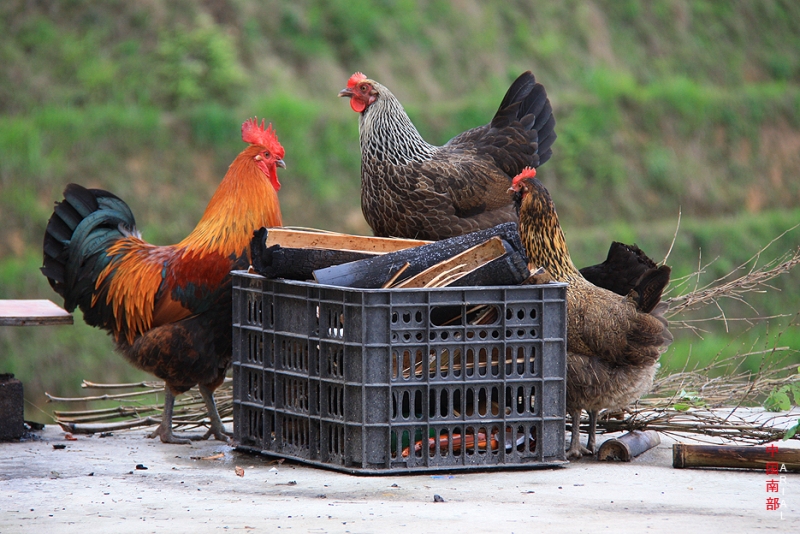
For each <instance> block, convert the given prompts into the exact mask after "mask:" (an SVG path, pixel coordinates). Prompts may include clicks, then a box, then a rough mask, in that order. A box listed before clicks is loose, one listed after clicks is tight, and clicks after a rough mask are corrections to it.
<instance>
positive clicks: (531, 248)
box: [512, 175, 672, 458]
mask: <svg viewBox="0 0 800 534" xmlns="http://www.w3.org/2000/svg"><path fill="white" fill-rule="evenodd" d="M512 189H513V190H514V200H515V205H516V206H517V208H518V210H519V216H520V234H521V237H522V241H523V244H524V245H525V250H526V252H527V254H528V259H529V261H530V264H531V265H532V266H533V267H543V268H544V269H545V270H546V271H547V273H548V274H549V275H550V277H551V278H552V279H553V280H555V281H560V282H568V283H569V286H568V288H567V411H568V413H570V415H571V419H572V442H571V446H570V451H569V456H570V457H571V458H579V457H580V456H581V455H582V454H585V453H588V452H593V448H594V441H595V431H594V424H595V422H596V418H597V414H598V412H599V411H600V410H603V409H619V408H623V407H625V406H627V405H628V404H629V403H631V402H634V401H636V400H637V399H638V398H639V397H640V396H641V395H643V394H644V393H646V392H647V390H648V389H649V388H650V387H651V385H652V382H653V376H654V374H655V371H656V368H657V365H658V358H659V356H660V355H661V353H662V352H663V351H664V350H665V349H666V348H667V347H668V346H669V344H670V343H671V342H672V334H671V333H670V332H669V329H668V328H667V321H666V319H665V318H664V312H665V311H666V304H664V303H659V301H660V298H661V294H662V292H663V290H664V288H665V287H666V285H667V283H668V282H669V273H670V269H669V267H667V266H661V267H654V268H652V269H650V270H649V271H648V275H647V276H640V277H639V279H638V280H637V282H636V284H635V287H634V288H633V289H631V290H630V291H629V292H628V294H627V295H619V294H617V293H614V292H612V291H609V290H607V289H603V288H601V287H597V286H595V285H594V284H592V283H590V282H589V281H587V280H586V279H585V278H584V276H583V275H582V274H581V272H580V271H578V269H577V268H575V265H574V264H573V263H572V259H571V258H570V255H569V250H568V248H567V243H566V239H565V237H564V232H563V231H562V229H561V226H560V224H559V222H558V215H557V213H556V209H555V205H554V204H553V201H552V199H551V197H550V194H549V193H548V191H547V189H546V188H545V187H544V186H543V185H542V184H541V182H539V181H538V180H537V179H535V178H533V177H526V176H524V175H523V176H520V177H517V178H515V179H514V182H513V186H512ZM649 273H654V274H652V275H651V274H649ZM640 294H646V295H648V296H647V299H645V300H644V301H643V300H642V299H641V298H640ZM653 301H655V304H653ZM581 410H586V411H587V412H588V413H589V416H590V432H589V446H588V448H583V447H581V446H580V441H579V439H578V436H579V434H578V422H579V420H580V413H581Z"/></svg>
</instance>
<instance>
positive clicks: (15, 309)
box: [0, 299, 72, 326]
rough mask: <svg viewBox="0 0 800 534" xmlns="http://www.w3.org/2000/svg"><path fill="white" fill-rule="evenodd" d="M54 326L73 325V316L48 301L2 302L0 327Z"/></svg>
mask: <svg viewBox="0 0 800 534" xmlns="http://www.w3.org/2000/svg"><path fill="white" fill-rule="evenodd" d="M54 324H72V314H71V313H69V312H68V311H67V310H65V309H63V308H61V307H60V306H58V305H56V304H55V303H54V302H52V301H49V300H46V299H41V300H0V326H40V325H54Z"/></svg>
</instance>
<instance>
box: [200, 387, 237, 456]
mask: <svg viewBox="0 0 800 534" xmlns="http://www.w3.org/2000/svg"><path fill="white" fill-rule="evenodd" d="M199 389H200V395H202V396H203V401H205V403H206V410H208V418H209V419H210V420H211V426H210V427H209V429H208V432H206V433H205V435H204V436H203V439H208V438H209V437H211V436H214V438H216V439H217V440H219V441H224V442H225V443H230V441H231V435H230V434H228V433H227V432H225V426H224V425H223V424H222V418H220V416H219V412H218V411H217V403H216V402H215V401H214V393H213V392H212V391H211V390H210V389H209V388H208V387H207V386H204V385H202V384H201V385H200V386H199Z"/></svg>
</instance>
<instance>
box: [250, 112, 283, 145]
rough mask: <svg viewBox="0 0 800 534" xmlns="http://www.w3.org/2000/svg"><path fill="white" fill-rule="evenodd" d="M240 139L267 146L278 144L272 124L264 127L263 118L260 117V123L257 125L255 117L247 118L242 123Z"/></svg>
mask: <svg viewBox="0 0 800 534" xmlns="http://www.w3.org/2000/svg"><path fill="white" fill-rule="evenodd" d="M242 141H244V142H245V143H250V144H251V145H260V146H265V147H269V148H274V147H275V146H276V145H277V146H280V143H278V136H277V135H276V134H275V130H273V129H272V124H270V125H269V126H267V128H266V129H264V119H261V125H259V124H258V118H257V117H253V118H252V119H247V120H246V121H244V123H243V124H242Z"/></svg>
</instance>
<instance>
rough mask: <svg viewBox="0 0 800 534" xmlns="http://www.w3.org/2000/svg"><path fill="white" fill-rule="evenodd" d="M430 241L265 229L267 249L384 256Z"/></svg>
mask: <svg viewBox="0 0 800 534" xmlns="http://www.w3.org/2000/svg"><path fill="white" fill-rule="evenodd" d="M429 243H431V241H420V240H417V239H399V238H386V237H369V236H361V235H350V234H340V233H336V232H322V231H319V232H315V231H312V230H292V229H288V228H269V229H267V247H271V246H273V245H280V246H281V247H285V248H322V249H330V250H350V251H355V252H370V253H373V254H385V253H387V252H396V251H398V250H404V249H407V248H412V247H418V246H421V245H427V244H429Z"/></svg>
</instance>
